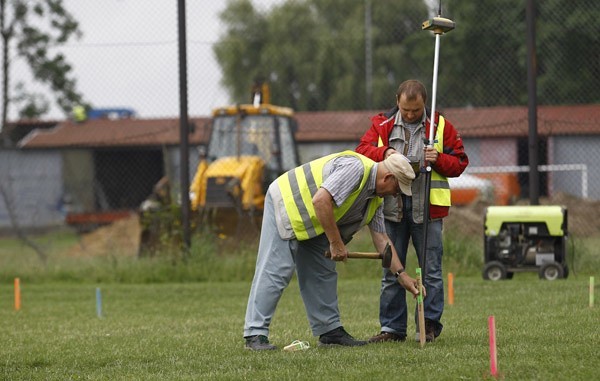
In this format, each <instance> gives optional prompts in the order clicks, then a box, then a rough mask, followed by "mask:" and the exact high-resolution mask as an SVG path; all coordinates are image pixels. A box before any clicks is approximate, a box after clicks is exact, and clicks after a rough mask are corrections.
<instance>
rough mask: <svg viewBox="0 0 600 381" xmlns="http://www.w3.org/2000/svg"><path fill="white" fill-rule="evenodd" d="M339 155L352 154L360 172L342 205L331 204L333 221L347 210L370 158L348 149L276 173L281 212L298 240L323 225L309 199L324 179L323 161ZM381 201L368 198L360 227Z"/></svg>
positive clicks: (365, 175) (320, 230)
mask: <svg viewBox="0 0 600 381" xmlns="http://www.w3.org/2000/svg"><path fill="white" fill-rule="evenodd" d="M340 156H355V157H357V158H359V159H360V160H361V161H362V163H363V167H364V171H363V176H362V179H361V182H360V185H359V187H358V189H356V190H355V191H354V192H352V193H351V194H350V195H349V196H348V198H347V199H346V200H345V201H344V202H343V203H342V205H340V206H335V205H334V207H333V215H334V218H335V221H336V222H337V221H339V220H340V218H342V217H343V216H344V215H345V214H346V213H347V212H348V210H349V209H350V207H352V205H353V204H354V202H355V200H356V198H357V197H358V195H359V193H360V191H361V190H362V189H363V188H364V187H365V186H366V184H367V180H368V179H369V174H370V173H371V169H372V168H373V166H374V165H375V162H374V161H373V160H371V159H369V158H367V157H365V156H363V155H361V154H358V153H356V152H354V151H350V150H348V151H343V152H338V153H334V154H331V155H327V156H324V157H322V158H320V159H316V160H313V161H311V162H309V163H306V164H304V165H301V166H300V167H297V168H295V169H292V170H290V171H288V172H286V173H284V174H283V175H281V176H279V178H278V179H277V180H276V182H277V185H278V187H279V190H280V192H281V196H282V198H283V202H284V206H285V211H286V213H287V215H288V217H289V219H290V223H291V225H292V229H293V231H294V233H295V234H296V239H297V240H299V241H303V240H307V239H310V238H314V237H317V236H319V235H321V234H322V233H323V232H324V229H323V226H321V223H320V222H319V220H318V219H317V216H316V213H315V208H314V205H313V203H312V199H313V197H314V195H315V193H317V190H319V187H320V186H321V184H322V183H323V181H324V179H323V169H324V168H325V164H327V162H329V161H330V160H333V159H335V158H337V157H340ZM382 202H383V199H382V198H381V197H374V198H372V199H371V200H370V201H369V205H368V208H367V213H366V215H365V217H364V218H363V220H362V222H361V225H360V226H364V225H366V224H368V223H369V222H371V220H372V219H373V217H374V216H375V212H376V211H377V208H378V207H379V206H380V205H381V203H382Z"/></svg>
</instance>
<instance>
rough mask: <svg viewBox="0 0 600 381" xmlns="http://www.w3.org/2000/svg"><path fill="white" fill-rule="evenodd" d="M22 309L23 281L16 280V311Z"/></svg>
mask: <svg viewBox="0 0 600 381" xmlns="http://www.w3.org/2000/svg"><path fill="white" fill-rule="evenodd" d="M20 309H21V280H20V279H19V278H15V311H19V310H20Z"/></svg>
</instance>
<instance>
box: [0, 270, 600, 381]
mask: <svg viewBox="0 0 600 381" xmlns="http://www.w3.org/2000/svg"><path fill="white" fill-rule="evenodd" d="M350 265H351V264H345V265H344V266H350ZM588 281H589V278H584V277H581V276H580V277H571V278H569V279H568V280H564V281H554V282H548V281H541V280H538V279H537V276H534V275H533V274H518V275H515V278H514V279H513V280H510V281H504V282H489V281H488V282H485V281H483V280H481V279H480V278H475V277H469V278H464V279H463V278H461V277H456V278H455V281H454V285H455V302H454V305H452V306H447V308H446V311H445V313H444V316H443V323H444V325H445V328H444V332H443V333H442V335H441V336H440V337H439V338H438V340H437V341H436V342H434V343H430V344H426V346H425V347H424V348H420V347H419V344H418V343H416V342H414V341H411V340H409V341H407V342H405V343H385V344H373V345H368V346H366V347H357V348H328V349H325V348H318V347H317V338H315V337H312V335H311V333H310V330H309V328H308V323H307V320H306V317H305V314H304V308H303V305H302V302H301V299H300V296H299V292H298V286H297V283H296V282H295V281H293V282H292V284H291V285H290V287H288V289H287V290H286V292H285V293H284V296H283V298H282V300H281V302H280V304H279V307H278V310H277V313H276V315H275V318H274V321H273V324H272V327H271V337H270V338H271V341H272V342H273V343H274V344H276V345H277V346H278V347H279V348H283V346H285V345H287V344H289V343H291V342H292V341H293V340H296V339H299V340H305V341H308V342H309V343H310V345H311V348H310V349H308V350H306V351H304V352H292V353H290V352H285V351H282V350H278V351H273V352H268V353H264V352H263V353H255V352H250V351H246V350H244V349H243V340H242V328H243V317H244V312H245V303H246V298H247V294H248V290H249V283H248V282H240V281H234V282H198V283H186V284H183V283H181V284H171V283H168V284H115V283H113V284H98V285H90V284H73V283H46V284H27V283H22V284H21V293H22V307H21V310H20V311H18V312H17V311H15V310H14V307H13V287H12V285H6V284H3V285H2V286H0V295H1V297H0V321H2V325H1V328H0V337H2V346H0V379H6V380H199V379H206V380H208V379H210V380H234V379H252V380H255V379H268V380H294V379H323V380H333V379H344V380H364V379H373V380H378V379H405V378H408V379H421V380H460V379H465V380H480V379H491V376H490V375H489V373H490V362H489V343H488V325H487V321H488V317H489V316H490V315H493V316H494V317H495V319H496V330H497V333H496V335H497V351H498V370H499V373H500V375H499V377H500V378H502V379H506V380H592V379H597V377H598V367H599V366H600V359H599V356H598V345H599V344H600V331H599V330H598V322H600V311H599V309H598V307H597V306H596V307H594V308H590V307H589V306H588ZM378 283H379V282H378V279H376V278H373V279H344V278H343V277H341V278H340V283H339V298H340V308H341V311H342V319H343V324H344V326H345V327H346V328H347V330H348V331H349V332H350V333H351V334H352V335H354V336H355V337H357V338H363V339H366V338H367V337H369V336H371V335H373V334H375V333H377V332H378V329H379V325H378V315H377V314H378V292H379V284H378ZM96 287H99V288H100V290H101V293H102V317H101V318H99V317H98V316H97V314H96ZM409 303H410V305H414V303H413V302H412V301H410V302H409ZM412 322H413V317H412V316H411V317H410V318H409V332H412V331H414V324H413V323H412Z"/></svg>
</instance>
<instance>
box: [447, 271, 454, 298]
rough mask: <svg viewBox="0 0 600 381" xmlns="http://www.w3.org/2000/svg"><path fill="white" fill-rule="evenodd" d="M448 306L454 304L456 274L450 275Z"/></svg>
mask: <svg viewBox="0 0 600 381" xmlns="http://www.w3.org/2000/svg"><path fill="white" fill-rule="evenodd" d="M448 304H449V305H453V304H454V274H452V273H448Z"/></svg>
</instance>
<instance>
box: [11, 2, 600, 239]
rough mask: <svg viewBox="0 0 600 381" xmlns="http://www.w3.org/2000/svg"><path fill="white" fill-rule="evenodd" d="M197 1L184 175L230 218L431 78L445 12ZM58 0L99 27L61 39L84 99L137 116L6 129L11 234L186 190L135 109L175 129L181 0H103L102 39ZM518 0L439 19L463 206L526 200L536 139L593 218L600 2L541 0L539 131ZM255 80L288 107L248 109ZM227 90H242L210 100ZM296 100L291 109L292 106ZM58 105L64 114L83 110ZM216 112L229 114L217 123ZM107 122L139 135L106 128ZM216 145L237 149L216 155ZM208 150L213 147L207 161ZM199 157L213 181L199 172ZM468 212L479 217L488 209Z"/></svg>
mask: <svg viewBox="0 0 600 381" xmlns="http://www.w3.org/2000/svg"><path fill="white" fill-rule="evenodd" d="M109 3H110V2H109ZM199 3H201V2H187V15H186V16H187V24H186V26H187V30H188V34H187V64H188V66H187V70H188V72H187V79H188V81H187V84H186V85H187V90H188V91H187V96H188V105H189V114H190V117H192V118H197V121H196V122H194V123H193V126H194V129H195V130H194V133H193V134H192V135H190V136H191V137H192V140H191V143H190V145H191V147H190V154H189V160H190V174H189V178H190V183H191V184H192V187H194V186H196V187H197V188H195V189H192V191H191V194H192V200H191V202H192V212H193V214H194V218H196V220H195V222H194V223H193V226H194V228H198V227H199V226H202V224H206V223H207V221H209V220H211V219H212V220H213V221H215V220H214V218H216V217H215V216H216V214H215V212H214V211H212V212H209V211H208V210H207V208H205V207H203V204H202V202H201V198H202V197H204V199H203V200H205V201H206V198H207V197H208V198H209V199H210V197H212V200H213V201H215V203H216V204H214V206H215V208H216V207H225V206H227V207H232V208H233V209H232V211H230V212H228V215H229V216H231V215H235V216H238V217H243V218H246V217H248V218H250V220H248V221H251V223H248V222H247V221H246V222H244V221H242V222H241V223H237V222H236V223H235V224H236V227H235V229H237V230H236V231H237V232H238V233H239V230H240V229H241V230H247V231H249V232H256V228H257V226H259V225H258V224H259V222H257V221H255V220H253V219H254V218H256V217H257V216H258V219H259V217H260V209H261V202H262V197H263V196H264V192H265V190H266V187H267V186H268V183H269V182H270V181H272V180H273V179H274V178H276V176H277V175H279V174H280V173H282V172H284V171H286V170H289V169H291V168H293V167H295V166H296V165H299V164H301V163H303V162H306V161H308V160H310V159H313V158H315V157H317V156H322V155H325V154H328V153H332V152H335V151H339V150H341V149H354V148H355V146H356V144H357V143H358V139H359V138H360V136H361V135H362V133H363V132H364V131H366V130H367V129H368V127H369V121H368V117H369V116H371V115H374V114H375V113H378V112H382V111H386V110H388V109H390V108H391V107H393V106H394V104H395V91H396V89H397V87H398V85H399V83H400V82H402V81H404V80H406V79H411V78H412V79H419V80H421V81H422V82H423V83H425V84H426V87H427V88H428V89H432V85H433V83H432V79H433V75H432V73H433V57H434V40H435V39H434V35H433V34H432V33H431V32H425V31H422V30H421V25H422V22H423V21H425V20H427V19H429V18H431V17H433V16H434V15H435V14H436V13H437V12H438V2H437V1H424V2H416V1H414V0H404V1H398V0H394V1H392V0H378V1H373V0H364V1H356V0H331V1H316V0H315V1H311V0H305V1H301V0H296V1H283V0H281V1H274V0H268V1H267V0H254V1H251V2H250V1H238V0H236V1H229V2H224V3H220V2H215V4H216V5H211V6H210V7H208V6H206V7H205V6H204V5H201V4H199ZM202 3H204V2H202ZM65 5H66V7H67V8H69V6H71V7H72V12H73V14H74V15H75V18H76V19H77V18H79V22H80V27H81V29H82V31H83V32H84V36H85V35H86V33H88V32H86V31H89V34H88V37H87V38H88V39H87V40H84V41H83V42H81V43H67V44H65V45H64V46H60V45H58V46H56V47H55V49H56V50H57V51H64V52H65V54H66V58H67V59H72V60H73V62H74V66H73V72H74V74H75V75H76V77H77V78H78V81H79V84H80V85H81V90H82V93H83V95H84V99H86V101H87V102H88V103H89V105H90V106H91V107H92V109H96V110H98V109H103V108H107V107H108V108H109V110H106V113H105V114H104V115H103V117H111V112H113V113H114V112H115V110H114V109H112V110H111V109H110V108H112V107H113V106H116V107H117V108H118V109H121V108H127V109H133V110H134V111H135V117H134V118H132V119H129V118H125V119H117V120H110V119H104V120H103V123H105V124H99V125H97V127H94V128H88V127H89V126H94V124H93V123H94V122H97V121H94V120H91V118H88V120H86V121H85V122H82V123H80V127H81V131H85V133H86V134H88V135H85V136H84V137H83V138H82V139H89V140H90V141H93V142H92V143H89V144H79V145H77V144H70V143H69V142H68V141H54V142H51V143H48V142H46V143H45V144H46V145H42V146H35V147H32V146H28V144H31V143H30V142H31V141H34V140H31V139H32V135H31V134H30V135H26V136H27V137H26V138H24V139H22V140H20V139H19V140H17V141H15V142H14V146H12V147H11V146H6V145H5V146H4V148H3V149H2V150H1V151H0V163H1V164H0V176H1V186H0V190H1V191H2V193H1V194H2V197H1V198H0V228H2V230H3V231H5V232H8V233H9V234H13V233H15V231H16V230H15V229H28V228H42V227H47V226H56V225H63V224H65V223H66V222H69V223H71V224H73V225H77V226H79V225H80V224H83V223H88V224H91V225H93V226H97V225H101V224H103V223H106V222H109V221H113V220H115V219H118V218H119V217H120V216H122V215H125V214H124V213H127V212H131V211H133V212H134V213H138V212H140V211H141V210H162V211H163V212H164V210H165V208H166V210H167V214H169V215H174V216H178V213H179V209H177V208H175V209H172V206H173V205H178V204H179V203H180V201H181V197H180V195H181V194H182V192H181V190H180V189H179V183H180V173H179V169H180V167H181V165H180V158H181V155H180V152H179V146H178V140H177V139H176V141H172V140H171V141H167V140H166V139H162V135H161V134H160V133H157V134H154V132H152V134H154V135H153V136H155V140H151V141H150V142H148V141H142V140H141V138H139V137H140V136H143V137H144V139H145V138H146V137H147V135H148V133H149V131H150V130H149V129H150V128H151V126H150V125H147V126H146V127H144V126H141V127H135V128H133V127H131V126H130V125H128V124H127V123H128V120H137V121H139V120H141V121H147V122H148V123H151V122H150V121H151V120H165V121H167V120H171V122H164V123H163V125H164V129H165V130H169V129H170V130H173V129H175V131H176V129H177V126H178V124H177V120H178V113H179V88H178V74H179V72H178V48H177V47H178V38H177V23H176V20H177V4H176V2H170V3H169V4H168V5H165V4H162V3H161V4H155V3H147V2H145V1H141V0H139V1H133V0H132V1H125V2H123V1H115V2H114V4H104V5H102V7H108V8H106V9H107V10H108V11H107V12H109V14H108V16H110V17H107V18H106V19H104V20H103V22H102V28H100V29H99V30H103V31H104V32H105V34H104V36H105V39H102V38H100V37H98V36H99V35H102V34H94V33H99V32H94V30H95V29H92V27H91V23H92V21H91V19H92V18H93V13H94V12H95V11H94V9H91V8H94V7H96V6H95V5H91V4H90V3H89V2H74V1H65ZM526 5H527V2H526V1H520V0H519V1H517V0H482V1H476V2H474V1H460V0H453V1H445V2H443V8H442V16H443V17H446V18H449V19H452V20H453V21H454V22H455V23H456V28H455V29H454V30H452V31H451V32H448V33H446V34H444V35H442V36H441V37H440V59H439V70H438V75H439V81H438V84H437V85H438V86H437V88H438V93H437V98H436V100H437V105H438V110H439V111H441V112H442V113H443V114H444V115H446V117H447V118H448V119H449V120H451V121H452V122H453V124H454V125H455V126H456V128H457V129H458V131H459V132H460V133H461V135H462V137H463V140H464V144H465V148H466V151H467V154H468V155H469V158H470V165H469V167H468V169H467V171H466V172H465V174H464V175H463V176H461V178H459V179H453V180H452V183H451V184H452V186H453V188H454V191H453V194H454V197H456V199H455V204H456V206H455V207H454V209H456V210H460V209H461V208H463V209H464V208H469V207H472V205H473V203H477V202H485V204H486V205H509V204H527V203H528V202H529V200H530V196H531V195H530V189H531V187H530V184H529V179H530V177H529V171H530V167H529V163H530V152H531V151H532V150H533V149H535V150H536V151H537V152H538V158H537V160H538V165H539V171H540V172H539V194H540V196H541V203H550V204H551V203H558V204H564V205H566V206H568V208H569V227H568V229H569V232H570V233H574V234H581V235H585V234H589V233H590V232H592V233H597V231H598V229H600V227H596V226H595V225H593V224H592V223H591V222H590V221H594V220H596V218H595V217H596V216H595V215H594V213H595V208H597V206H598V202H599V201H598V200H600V171H599V170H598V169H597V165H594V164H595V163H597V162H598V161H599V160H600V151H598V149H597V148H596V147H597V144H598V143H599V141H600V129H599V128H598V127H597V126H598V125H599V122H600V120H599V119H600V118H599V116H600V111H599V109H600V105H599V103H600V86H598V84H599V82H600V42H599V37H598V36H600V30H599V29H600V24H599V23H598V22H597V20H596V16H597V15H598V14H600V3H599V2H598V1H595V0H581V1H578V2H576V3H573V2H572V1H570V0H552V1H543V2H535V5H536V9H537V10H536V13H535V19H536V21H535V22H536V28H535V37H536V46H535V48H536V49H535V63H536V65H537V66H536V72H537V82H536V85H537V91H536V95H537V102H538V111H537V115H536V116H537V131H538V135H537V140H532V139H531V136H530V132H531V131H530V125H529V114H528V109H527V106H528V101H529V100H530V97H529V95H528V85H527V80H528V77H527V70H528V69H527V65H528V62H529V60H530V59H531V58H530V57H529V56H528V49H527V37H528V30H527V24H526V18H527V17H526V16H527V9H526ZM209 10H210V12H209ZM90 11H91V12H90ZM90 13H92V14H90ZM142 13H143V14H147V15H148V16H147V17H146V16H144V17H143V19H144V20H148V22H149V23H151V24H152V26H151V29H152V33H149V34H148V33H146V34H144V35H142V34H140V30H141V29H139V28H136V27H135V24H133V21H132V20H135V19H136V18H138V16H139V15H140V14H142ZM87 23H89V24H87ZM203 26H205V27H203ZM9 57H10V59H11V61H12V62H14V64H13V65H12V66H11V69H10V70H11V71H10V74H11V75H13V76H14V79H15V81H14V82H16V81H19V80H21V79H23V78H25V77H26V76H27V72H26V69H25V66H26V65H25V64H24V62H23V61H22V58H20V57H19V55H18V54H17V50H16V46H14V45H9ZM257 81H264V83H268V84H269V88H268V90H265V89H263V90H265V91H263V93H262V94H261V95H262V96H263V97H265V96H266V97H270V101H271V102H270V103H272V104H276V105H279V106H281V107H285V108H286V109H273V110H271V111H270V112H269V113H268V115H261V114H256V115H254V114H252V112H249V111H248V110H242V109H241V108H240V107H239V105H241V104H251V103H252V102H253V100H254V98H253V96H254V95H255V94H256V93H253V92H251V89H252V86H254V85H256V83H257ZM32 86H33V88H37V86H39V85H36V84H35V83H33V84H32ZM265 92H267V93H265ZM263 100H264V98H263ZM227 105H234V106H235V105H237V106H235V107H233V109H225V108H224V109H223V111H222V113H221V114H219V115H217V114H215V115H212V114H211V113H212V109H213V108H217V107H224V106H227ZM17 106H18V102H15V103H13V104H12V106H11V107H12V108H9V116H10V117H9V120H13V121H16V120H18V113H17ZM428 106H429V105H428ZM236 107H237V108H236ZM287 108H290V109H291V110H292V111H293V112H294V113H296V115H297V116H298V117H297V118H296V117H295V116H294V117H293V118H292V119H289V118H288V111H287ZM88 111H89V110H88ZM53 113H54V114H53V115H55V119H57V120H58V122H57V123H58V125H59V126H60V125H61V124H63V123H73V122H72V121H67V120H65V121H63V120H62V119H63V118H65V115H64V114H61V113H60V112H57V111H56V110H53ZM348 115H358V117H357V118H358V122H352V123H350V122H348V120H347V119H345V118H346V117H348ZM266 116H267V117H266ZM68 117H69V118H70V115H69V116H68ZM211 119H215V120H219V122H218V123H222V124H219V125H217V124H213V125H211V124H210V120H211ZM315 121H316V122H315ZM110 123H118V124H119V126H120V127H119V128H122V131H124V132H123V134H127V133H128V132H127V131H129V133H131V134H132V135H127V136H124V135H121V133H120V132H119V133H112V134H109V135H108V136H104V137H102V138H98V135H101V134H102V133H101V132H98V131H100V129H104V130H102V131H107V130H106V129H108V128H109V127H107V125H108V124H110ZM15 124H16V125H17V126H19V123H15ZM86 124H87V126H86ZM211 126H212V127H211ZM20 127H21V128H22V127H23V126H22V125H21V126H20ZM138 128H140V129H138ZM144 128H147V129H146V130H144ZM211 129H212V133H213V135H212V139H213V140H210V144H209V136H210V131H211ZM30 130H33V129H30ZM30 130H27V131H28V132H29V131H30ZM57 130H59V128H57ZM13 131H16V130H13ZM111 131H112V130H111ZM3 132H4V134H6V133H7V129H6V128H5V129H3ZM226 132H229V133H231V134H230V135H227V136H226ZM216 134H221V136H220V137H218V136H217V135H216ZM12 136H16V135H12ZM69 136H71V137H72V136H73V134H69ZM132 136H133V137H132ZM136 136H138V140H136ZM21 137H24V136H21ZM194 137H196V138H194ZM63 138H64V136H63ZM98 139H100V140H98ZM124 139H131V140H129V141H125V140H124ZM532 144H534V145H533V146H532ZM251 155H254V156H258V157H261V158H262V159H263V160H262V162H259V163H257V164H256V168H258V169H260V170H262V175H261V174H260V173H258V174H257V173H254V174H252V169H253V167H252V165H251V162H250V159H248V157H249V156H251ZM223 156H228V157H233V158H234V159H235V160H232V161H231V162H230V164H232V165H233V166H231V167H227V163H226V162H225V161H223V164H222V166H220V167H219V166H217V165H212V163H213V162H214V161H215V160H216V159H217V158H219V157H223ZM240 158H242V159H241V160H240ZM203 160H207V161H208V164H210V165H208V166H207V167H203V165H204V164H203V163H205V162H204V161H203ZM199 169H200V170H202V171H204V172H202V173H201V174H199ZM200 175H203V176H204V178H208V179H209V180H207V183H210V184H211V185H212V186H213V187H215V186H216V188H214V189H208V188H209V187H208V186H204V188H203V186H202V185H199V184H198V183H195V182H196V180H198V181H200V178H201V176H200ZM165 184H167V185H165ZM203 192H204V193H203ZM245 192H249V194H245ZM470 192H471V193H470ZM184 193H185V192H184ZM194 197H198V199H194ZM227 202H231V205H225V204H226V203H227ZM219 203H220V204H219ZM167 205H168V207H167ZM161 208H162V209H161ZM480 212H481V211H480ZM457 213H458V212H457ZM141 216H142V220H143V216H144V214H143V213H142V214H141ZM155 217H156V215H153V217H151V218H150V220H151V221H156V218H155ZM161 218H163V219H164V218H167V217H164V216H163V217H161ZM169 218H172V219H173V221H172V223H171V225H170V226H171V228H173V226H174V225H176V226H179V225H177V223H176V221H177V218H174V217H173V216H171V217H169ZM473 223H475V224H478V225H481V224H482V215H481V214H479V215H478V216H477V218H476V221H475V222H473ZM142 224H143V223H142ZM152 224H156V223H155V222H148V225H152ZM176 228H177V229H179V228H180V226H179V227H176ZM158 230H160V229H158ZM146 233H148V232H146ZM142 234H143V233H142ZM252 234H254V233H252Z"/></svg>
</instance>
